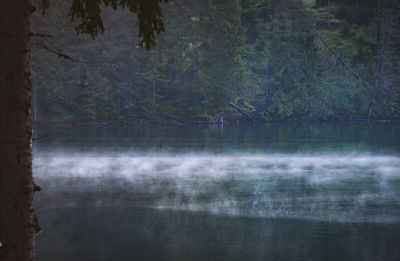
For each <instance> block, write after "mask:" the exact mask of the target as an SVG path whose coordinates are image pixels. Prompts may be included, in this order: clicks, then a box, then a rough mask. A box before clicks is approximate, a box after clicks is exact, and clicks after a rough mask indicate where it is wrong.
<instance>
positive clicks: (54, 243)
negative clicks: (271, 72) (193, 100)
mask: <svg viewBox="0 0 400 261" xmlns="http://www.w3.org/2000/svg"><path fill="white" fill-rule="evenodd" d="M290 126H292V125H289V127H288V126H287V125H284V124H281V125H278V127H274V128H272V127H265V126H264V127H259V128H251V129H247V128H234V129H224V130H220V129H218V130H215V129H206V130H204V129H199V130H196V131H193V130H190V131H188V129H172V130H171V129H170V130H169V131H166V132H165V133H161V132H158V131H151V132H150V133H145V134H144V133H143V130H126V131H123V132H122V133H120V132H118V133H113V132H111V133H110V132H105V133H94V134H93V133H91V132H90V133H91V134H90V135H87V130H85V131H84V132H77V133H75V134H74V136H70V134H68V133H66V134H65V133H62V134H61V135H57V136H56V138H54V137H55V136H53V138H51V139H49V140H48V141H44V142H43V143H42V144H37V146H38V147H37V149H38V153H37V155H36V157H35V160H34V172H35V177H36V182H37V183H38V184H39V185H40V186H42V187H43V191H42V192H40V193H39V194H38V196H37V197H36V206H37V209H38V213H39V218H40V220H41V224H42V227H44V232H43V233H42V234H41V235H40V236H39V238H38V257H39V260H54V259H55V258H56V259H57V260H325V259H327V260H400V249H399V250H398V245H400V155H399V150H400V147H399V146H398V144H399V141H400V134H399V132H396V131H394V130H399V128H398V126H396V125H390V124H389V125H387V127H386V128H382V126H378V127H374V126H373V128H372V129H371V126H367V127H368V128H365V125H355V126H354V125H349V126H348V125H340V126H341V128H338V126H337V125H336V124H333V125H332V126H330V125H322V126H318V125H317V126H312V125H311V127H307V126H306V127H304V126H302V127H301V128H290ZM321 128H322V130H323V131H321ZM343 128H344V129H345V128H347V129H348V132H347V135H343V136H342V137H340V136H336V135H334V133H333V132H330V131H329V130H330V129H334V130H335V129H336V130H338V131H339V130H340V131H342V133H346V132H345V131H343V130H342V129H343ZM357 130H359V132H357ZM265 131H269V133H268V134H265ZM324 131H325V132H324ZM50 132H51V131H50ZM85 133H86V134H85ZM188 133H189V134H188ZM288 133H289V134H288ZM290 133H291V134H290ZM361 134H362V135H361ZM140 135H142V137H143V140H141V139H140V137H139V138H138V136H140ZM360 135H361V138H360ZM74 137H75V138H74ZM89 137H90V138H89ZM77 140H79V142H76V141H77ZM155 140H156V141H155ZM123 141H125V142H123ZM266 144H267V146H265V145H266ZM379 144H380V145H379ZM265 148H267V149H265Z"/></svg>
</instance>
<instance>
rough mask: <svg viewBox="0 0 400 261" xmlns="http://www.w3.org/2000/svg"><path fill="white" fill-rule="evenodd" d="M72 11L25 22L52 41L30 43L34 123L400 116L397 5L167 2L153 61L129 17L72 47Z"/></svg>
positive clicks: (354, 0) (57, 10)
mask: <svg viewBox="0 0 400 261" xmlns="http://www.w3.org/2000/svg"><path fill="white" fill-rule="evenodd" d="M68 8H69V3H65V1H61V0H59V1H53V2H51V5H50V7H49V9H48V15H47V16H46V17H45V18H42V17H40V16H39V14H38V15H37V16H35V17H34V18H33V29H32V30H33V31H35V32H40V33H46V34H50V35H52V36H53V37H51V38H47V40H44V39H43V38H40V37H35V38H33V39H32V43H33V47H35V46H38V45H39V47H38V48H35V49H34V51H33V57H32V58H33V59H32V70H33V82H34V86H35V92H34V93H35V95H34V96H35V97H34V104H35V106H34V107H35V108H36V109H35V110H34V112H35V113H34V114H35V115H34V117H37V120H39V121H56V122H59V121H71V122H82V121H101V122H111V121H123V122H133V121H135V120H139V119H146V120H149V121H155V122H159V121H164V120H171V121H174V122H181V121H187V120H193V121H198V120H201V121H208V120H212V119H214V118H215V117H216V116H217V115H219V114H221V113H222V114H223V115H224V117H225V118H227V119H231V120H236V119H249V118H251V119H253V120H254V119H256V120H261V121H264V120H265V121H271V120H317V119H329V118H378V119H394V118H398V117H399V115H400V95H399V93H400V74H399V72H398V70H399V63H400V49H399V48H400V6H399V3H398V1H396V0H378V1H376V0H368V1H366V0H363V1H361V0H351V1H343V0H335V1H333V0H331V1H329V3H328V0H317V1H312V0H303V1H301V0H279V1H278V0H226V1H225V0H224V1H218V0H209V1H204V0H193V1H183V0H175V1H174V2H173V3H172V4H168V5H166V6H165V7H164V8H163V12H164V23H165V26H166V31H167V32H166V33H164V34H162V35H161V36H159V37H157V39H156V42H157V46H156V47H155V48H153V50H152V51H150V52H146V51H144V50H142V49H141V48H137V45H138V44H139V43H140V41H141V39H140V38H139V37H138V33H139V32H138V30H137V26H136V19H135V17H133V16H131V15H130V14H129V13H128V12H127V11H119V12H113V11H112V10H111V8H105V7H104V13H103V14H102V17H103V21H104V27H105V29H106V30H107V34H105V35H99V37H98V38H99V39H98V41H92V40H91V39H90V37H82V38H79V37H76V36H75V34H74V31H73V28H74V26H76V24H74V23H71V22H70V19H69V18H68V17H67V16H66V13H67V12H68ZM102 8H103V7H102ZM328 10H329V12H328ZM328 13H329V15H328ZM100 31H101V30H100ZM43 45H45V46H46V47H48V48H52V49H53V50H55V49H57V48H59V49H61V50H63V52H65V53H66V54H68V55H70V56H71V57H72V58H73V59H74V60H79V62H71V61H70V60H68V59H67V60H63V59H60V58H59V57H57V56H56V55H54V54H52V53H49V52H48V51H47V50H44V49H43V48H40V46H43ZM235 106H237V107H236V108H239V110H237V109H235V108H234V107H235Z"/></svg>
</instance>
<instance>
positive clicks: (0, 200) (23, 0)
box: [0, 0, 39, 261]
mask: <svg viewBox="0 0 400 261" xmlns="http://www.w3.org/2000/svg"><path fill="white" fill-rule="evenodd" d="M32 11H33V7H32V6H31V5H30V3H29V1H28V0H18V1H7V0H3V1H0V37H1V41H0V57H1V58H0V242H1V246H0V260H13V261H19V260H34V258H35V254H34V237H35V233H36V232H37V231H38V230H39V226H38V223H37V218H36V216H35V214H34V211H33V207H32V201H33V193H34V190H35V185H34V183H33V177H32V148H31V147H32V128H31V124H30V106H31V105H30V104H31V103H30V98H31V97H30V91H31V82H30V60H29V59H30V57H29V53H30V52H29V51H30V50H29V18H30V14H31V13H32Z"/></svg>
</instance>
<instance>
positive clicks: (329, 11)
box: [328, 0, 331, 29]
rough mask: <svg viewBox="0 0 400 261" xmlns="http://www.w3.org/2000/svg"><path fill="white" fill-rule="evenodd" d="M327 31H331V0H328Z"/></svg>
mask: <svg viewBox="0 0 400 261" xmlns="http://www.w3.org/2000/svg"><path fill="white" fill-rule="evenodd" d="M328 29H331V0H328Z"/></svg>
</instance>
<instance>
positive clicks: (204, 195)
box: [35, 153, 400, 222]
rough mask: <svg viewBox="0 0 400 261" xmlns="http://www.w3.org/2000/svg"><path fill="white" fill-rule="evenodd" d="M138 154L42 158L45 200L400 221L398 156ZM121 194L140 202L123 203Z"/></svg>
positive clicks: (69, 204)
mask: <svg viewBox="0 0 400 261" xmlns="http://www.w3.org/2000/svg"><path fill="white" fill-rule="evenodd" d="M132 154H133V156H130V155H129V154H126V153H124V154H119V155H113V156H107V155H104V154H96V155H82V154H62V153H60V154H55V155H53V156H51V157H38V158H37V159H36V160H35V172H36V173H37V175H36V178H37V180H38V182H39V183H41V184H44V185H45V186H46V187H49V189H48V190H47V192H44V194H46V193H50V195H49V198H51V202H53V204H52V205H51V206H53V207H60V206H66V207H77V206H82V204H83V203H80V202H81V200H82V197H84V198H86V199H87V200H86V201H84V206H85V207H111V206H120V207H121V206H140V207H148V208H161V209H175V210H187V211H204V212H209V213H213V214H226V215H238V216H250V217H281V218H282V217H283V218H305V219H317V220H330V221H341V222H365V221H368V222H398V221H399V220H400V158H399V157H397V156H383V155H380V156H374V155H370V154H365V155H362V154H350V155H337V154H328V155H318V154H310V155H296V154H295V155H293V154H264V155H262V154H254V155H251V154H247V155H237V154H235V155H208V154H199V155H194V154H192V155H186V154H185V155H175V156H172V155H169V156H168V155H162V156H145V157H140V156H137V153H132ZM51 188H54V190H52V189H51ZM71 189H76V190H77V194H76V195H75V196H74V195H70V196H69V197H65V195H64V196H63V197H62V199H58V198H57V197H56V196H57V194H62V193H63V192H66V191H71ZM121 191H123V193H126V194H129V195H130V196H131V197H132V199H133V200H128V201H125V199H126V198H125V197H123V198H118V197H115V194H116V192H121ZM95 192H96V193H95ZM52 193H55V195H51V194H52ZM94 193H95V194H94ZM110 194H111V195H114V197H112V196H110ZM49 203H50V202H47V206H50V205H49Z"/></svg>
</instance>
